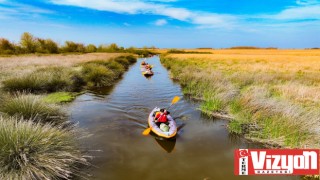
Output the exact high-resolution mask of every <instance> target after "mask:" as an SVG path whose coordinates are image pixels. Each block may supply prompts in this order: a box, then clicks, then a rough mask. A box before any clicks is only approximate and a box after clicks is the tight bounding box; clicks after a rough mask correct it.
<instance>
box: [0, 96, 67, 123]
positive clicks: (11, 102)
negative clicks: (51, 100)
mask: <svg viewBox="0 0 320 180" xmlns="http://www.w3.org/2000/svg"><path fill="white" fill-rule="evenodd" d="M0 112H1V113H2V114H4V115H7V116H16V117H18V118H25V119H31V120H33V121H35V122H41V123H51V124H55V125H60V124H63V123H64V122H65V118H64V116H65V115H64V113H63V112H62V111H61V110H60V108H59V107H57V106H55V105H53V104H48V103H46V102H45V101H44V100H43V99H42V97H41V96H37V95H32V94H21V93H17V94H14V95H8V96H6V97H5V98H4V99H2V100H1V102H0Z"/></svg>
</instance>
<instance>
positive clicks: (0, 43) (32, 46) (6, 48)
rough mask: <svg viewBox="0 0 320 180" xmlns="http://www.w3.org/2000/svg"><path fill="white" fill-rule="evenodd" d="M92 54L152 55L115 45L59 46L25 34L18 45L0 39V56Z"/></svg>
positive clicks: (70, 43)
mask: <svg viewBox="0 0 320 180" xmlns="http://www.w3.org/2000/svg"><path fill="white" fill-rule="evenodd" d="M93 52H108V53H134V54H138V55H140V56H143V57H147V56H150V55H154V53H152V52H151V51H149V50H147V49H146V48H143V49H138V48H135V47H130V48H124V47H119V46H118V45H117V44H115V43H112V44H110V45H99V46H98V47H97V46H95V45H94V44H88V45H84V44H82V43H76V42H73V41H65V43H64V45H62V46H59V45H58V43H56V42H55V41H53V40H52V39H42V38H38V37H35V36H33V35H32V34H30V33H28V32H25V33H23V34H22V35H21V38H20V42H19V43H12V42H10V41H9V40H7V39H5V38H0V54H1V55H18V54H33V53H42V54H58V53H93Z"/></svg>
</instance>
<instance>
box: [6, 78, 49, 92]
mask: <svg viewBox="0 0 320 180" xmlns="http://www.w3.org/2000/svg"><path fill="white" fill-rule="evenodd" d="M44 81H45V79H44V78H43V77H42V76H37V75H35V74H30V75H25V76H21V77H13V78H10V79H7V80H4V81H3V82H2V83H3V89H4V90H5V91H9V92H15V91H20V92H22V91H28V92H39V91H42V89H43V85H44Z"/></svg>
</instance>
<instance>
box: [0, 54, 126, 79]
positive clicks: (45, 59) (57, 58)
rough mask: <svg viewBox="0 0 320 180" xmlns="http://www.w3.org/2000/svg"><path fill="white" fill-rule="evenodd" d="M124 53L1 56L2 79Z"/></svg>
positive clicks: (0, 70)
mask: <svg viewBox="0 0 320 180" xmlns="http://www.w3.org/2000/svg"><path fill="white" fill-rule="evenodd" d="M120 55H123V54H122V53H88V54H56V55H18V56H8V57H0V81H1V80H3V79H4V78H6V77H8V76H15V75H18V76H19V75H22V74H25V73H29V72H33V71H34V70H35V69H39V68H44V67H50V66H61V67H71V66H74V65H76V64H79V63H83V62H88V61H92V60H97V59H110V58H115V57H117V56H120Z"/></svg>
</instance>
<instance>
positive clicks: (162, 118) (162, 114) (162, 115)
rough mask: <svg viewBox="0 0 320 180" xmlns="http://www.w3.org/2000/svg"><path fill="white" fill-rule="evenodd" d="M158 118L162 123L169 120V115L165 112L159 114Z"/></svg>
mask: <svg viewBox="0 0 320 180" xmlns="http://www.w3.org/2000/svg"><path fill="white" fill-rule="evenodd" d="M156 118H157V119H158V120H157V122H161V123H166V122H168V119H167V115H165V114H164V113H159V114H157V115H156Z"/></svg>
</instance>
